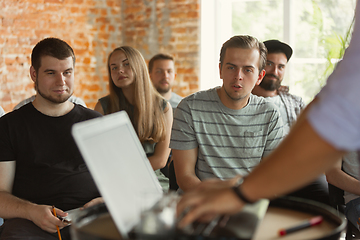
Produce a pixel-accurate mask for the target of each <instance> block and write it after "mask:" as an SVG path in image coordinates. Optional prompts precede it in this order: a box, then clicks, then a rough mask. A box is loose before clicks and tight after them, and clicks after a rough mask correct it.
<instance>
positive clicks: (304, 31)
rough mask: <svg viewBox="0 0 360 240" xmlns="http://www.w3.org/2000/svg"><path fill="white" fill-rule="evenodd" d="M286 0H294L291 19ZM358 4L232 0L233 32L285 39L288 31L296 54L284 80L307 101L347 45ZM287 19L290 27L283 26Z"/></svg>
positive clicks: (321, 0)
mask: <svg viewBox="0 0 360 240" xmlns="http://www.w3.org/2000/svg"><path fill="white" fill-rule="evenodd" d="M285 1H286V2H291V4H290V5H289V6H291V9H290V14H289V15H286V16H289V17H290V18H291V19H284V2H285ZM355 4H356V0H341V1H339V0H301V1H299V0H262V1H257V0H233V2H232V28H233V35H239V34H248V35H252V36H254V37H256V38H258V39H259V40H260V41H264V40H268V39H279V40H281V41H283V40H284V39H283V36H284V31H286V32H285V34H286V35H287V36H291V37H290V41H291V42H289V44H290V45H291V47H292V48H293V50H294V54H293V56H292V58H291V60H290V62H289V66H288V68H287V70H286V71H287V72H286V76H285V78H284V81H283V84H284V85H289V86H290V92H291V93H293V94H296V95H299V96H301V97H302V98H303V99H304V101H306V102H307V103H308V102H309V101H311V100H312V98H313V97H314V96H315V95H316V94H317V93H318V91H319V90H320V89H321V87H322V86H323V85H324V84H325V81H326V79H327V76H328V74H330V73H331V72H332V67H333V66H332V65H333V63H335V62H336V61H337V60H338V59H339V57H341V50H342V49H344V48H345V47H346V46H347V42H346V39H347V34H348V33H349V31H348V30H349V29H350V26H351V23H352V20H353V16H354V10H355ZM285 21H286V23H290V24H289V25H290V28H289V29H285V30H284V22H285ZM348 39H349V38H348Z"/></svg>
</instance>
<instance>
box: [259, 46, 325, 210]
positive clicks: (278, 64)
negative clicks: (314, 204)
mask: <svg viewBox="0 0 360 240" xmlns="http://www.w3.org/2000/svg"><path fill="white" fill-rule="evenodd" d="M264 44H265V46H266V48H267V50H268V54H267V58H266V65H265V72H266V73H265V77H264V78H263V80H262V82H261V83H260V85H258V86H255V87H254V89H253V91H252V93H253V94H255V95H257V96H262V97H265V98H266V99H267V100H269V101H271V102H273V103H274V104H275V105H276V106H277V107H278V109H279V111H280V115H281V118H282V120H283V123H284V132H285V134H286V133H288V132H289V129H290V127H291V125H292V124H293V123H294V122H295V120H296V118H297V116H298V115H299V113H300V112H301V110H302V109H303V108H304V107H305V103H304V102H303V100H302V98H301V97H299V96H295V95H292V94H290V93H289V87H288V86H282V85H281V82H282V80H283V79H284V76H285V70H286V65H287V63H288V61H289V60H290V58H291V56H292V53H293V50H292V49H291V47H290V46H289V45H288V44H286V43H283V42H281V41H279V40H275V39H273V40H267V41H265V42H264ZM290 195H292V196H297V197H302V198H307V199H311V200H316V201H319V202H322V203H328V190H327V182H326V178H325V175H322V176H320V177H319V178H318V179H317V180H316V181H315V182H313V183H311V184H310V185H308V186H306V187H305V188H302V189H300V190H298V191H296V192H294V193H291V194H290Z"/></svg>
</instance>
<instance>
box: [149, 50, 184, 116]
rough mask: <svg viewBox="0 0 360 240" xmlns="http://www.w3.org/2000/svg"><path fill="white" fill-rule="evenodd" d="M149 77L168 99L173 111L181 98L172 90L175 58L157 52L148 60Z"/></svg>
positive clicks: (174, 75)
mask: <svg viewBox="0 0 360 240" xmlns="http://www.w3.org/2000/svg"><path fill="white" fill-rule="evenodd" d="M149 73H150V79H151V81H152V83H153V85H154V87H155V88H156V90H157V91H158V92H159V93H160V94H161V96H163V97H164V98H165V99H166V100H167V101H169V103H170V105H171V107H172V108H173V112H175V109H176V107H177V105H178V104H179V103H180V101H181V100H182V99H183V98H182V97H181V96H179V95H177V94H176V93H174V92H173V91H172V89H171V88H172V86H173V84H174V82H175V77H176V71H175V60H174V58H173V57H172V56H170V55H167V54H162V53H159V54H157V55H155V56H153V57H152V58H151V59H150V61H149Z"/></svg>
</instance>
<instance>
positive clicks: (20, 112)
mask: <svg viewBox="0 0 360 240" xmlns="http://www.w3.org/2000/svg"><path fill="white" fill-rule="evenodd" d="M34 109H35V108H34V107H33V105H32V104H31V102H29V103H26V104H25V105H23V106H22V107H20V108H18V109H15V110H12V111H11V112H8V113H7V114H5V115H3V116H2V117H0V119H3V121H10V122H15V121H17V120H24V119H27V117H28V116H33V114H34V112H33V111H34Z"/></svg>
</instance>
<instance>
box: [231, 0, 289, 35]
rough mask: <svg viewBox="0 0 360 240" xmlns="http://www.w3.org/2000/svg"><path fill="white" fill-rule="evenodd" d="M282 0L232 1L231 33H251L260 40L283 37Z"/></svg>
mask: <svg viewBox="0 0 360 240" xmlns="http://www.w3.org/2000/svg"><path fill="white" fill-rule="evenodd" d="M282 9H283V1H282V0H262V1H246V0H244V1H236V2H233V3H232V16H233V17H232V27H233V35H240V34H241V35H244V34H246V35H251V36H254V37H256V38H258V39H259V40H260V41H263V40H266V39H270V38H272V39H273V38H277V39H282V38H283V10H282Z"/></svg>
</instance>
